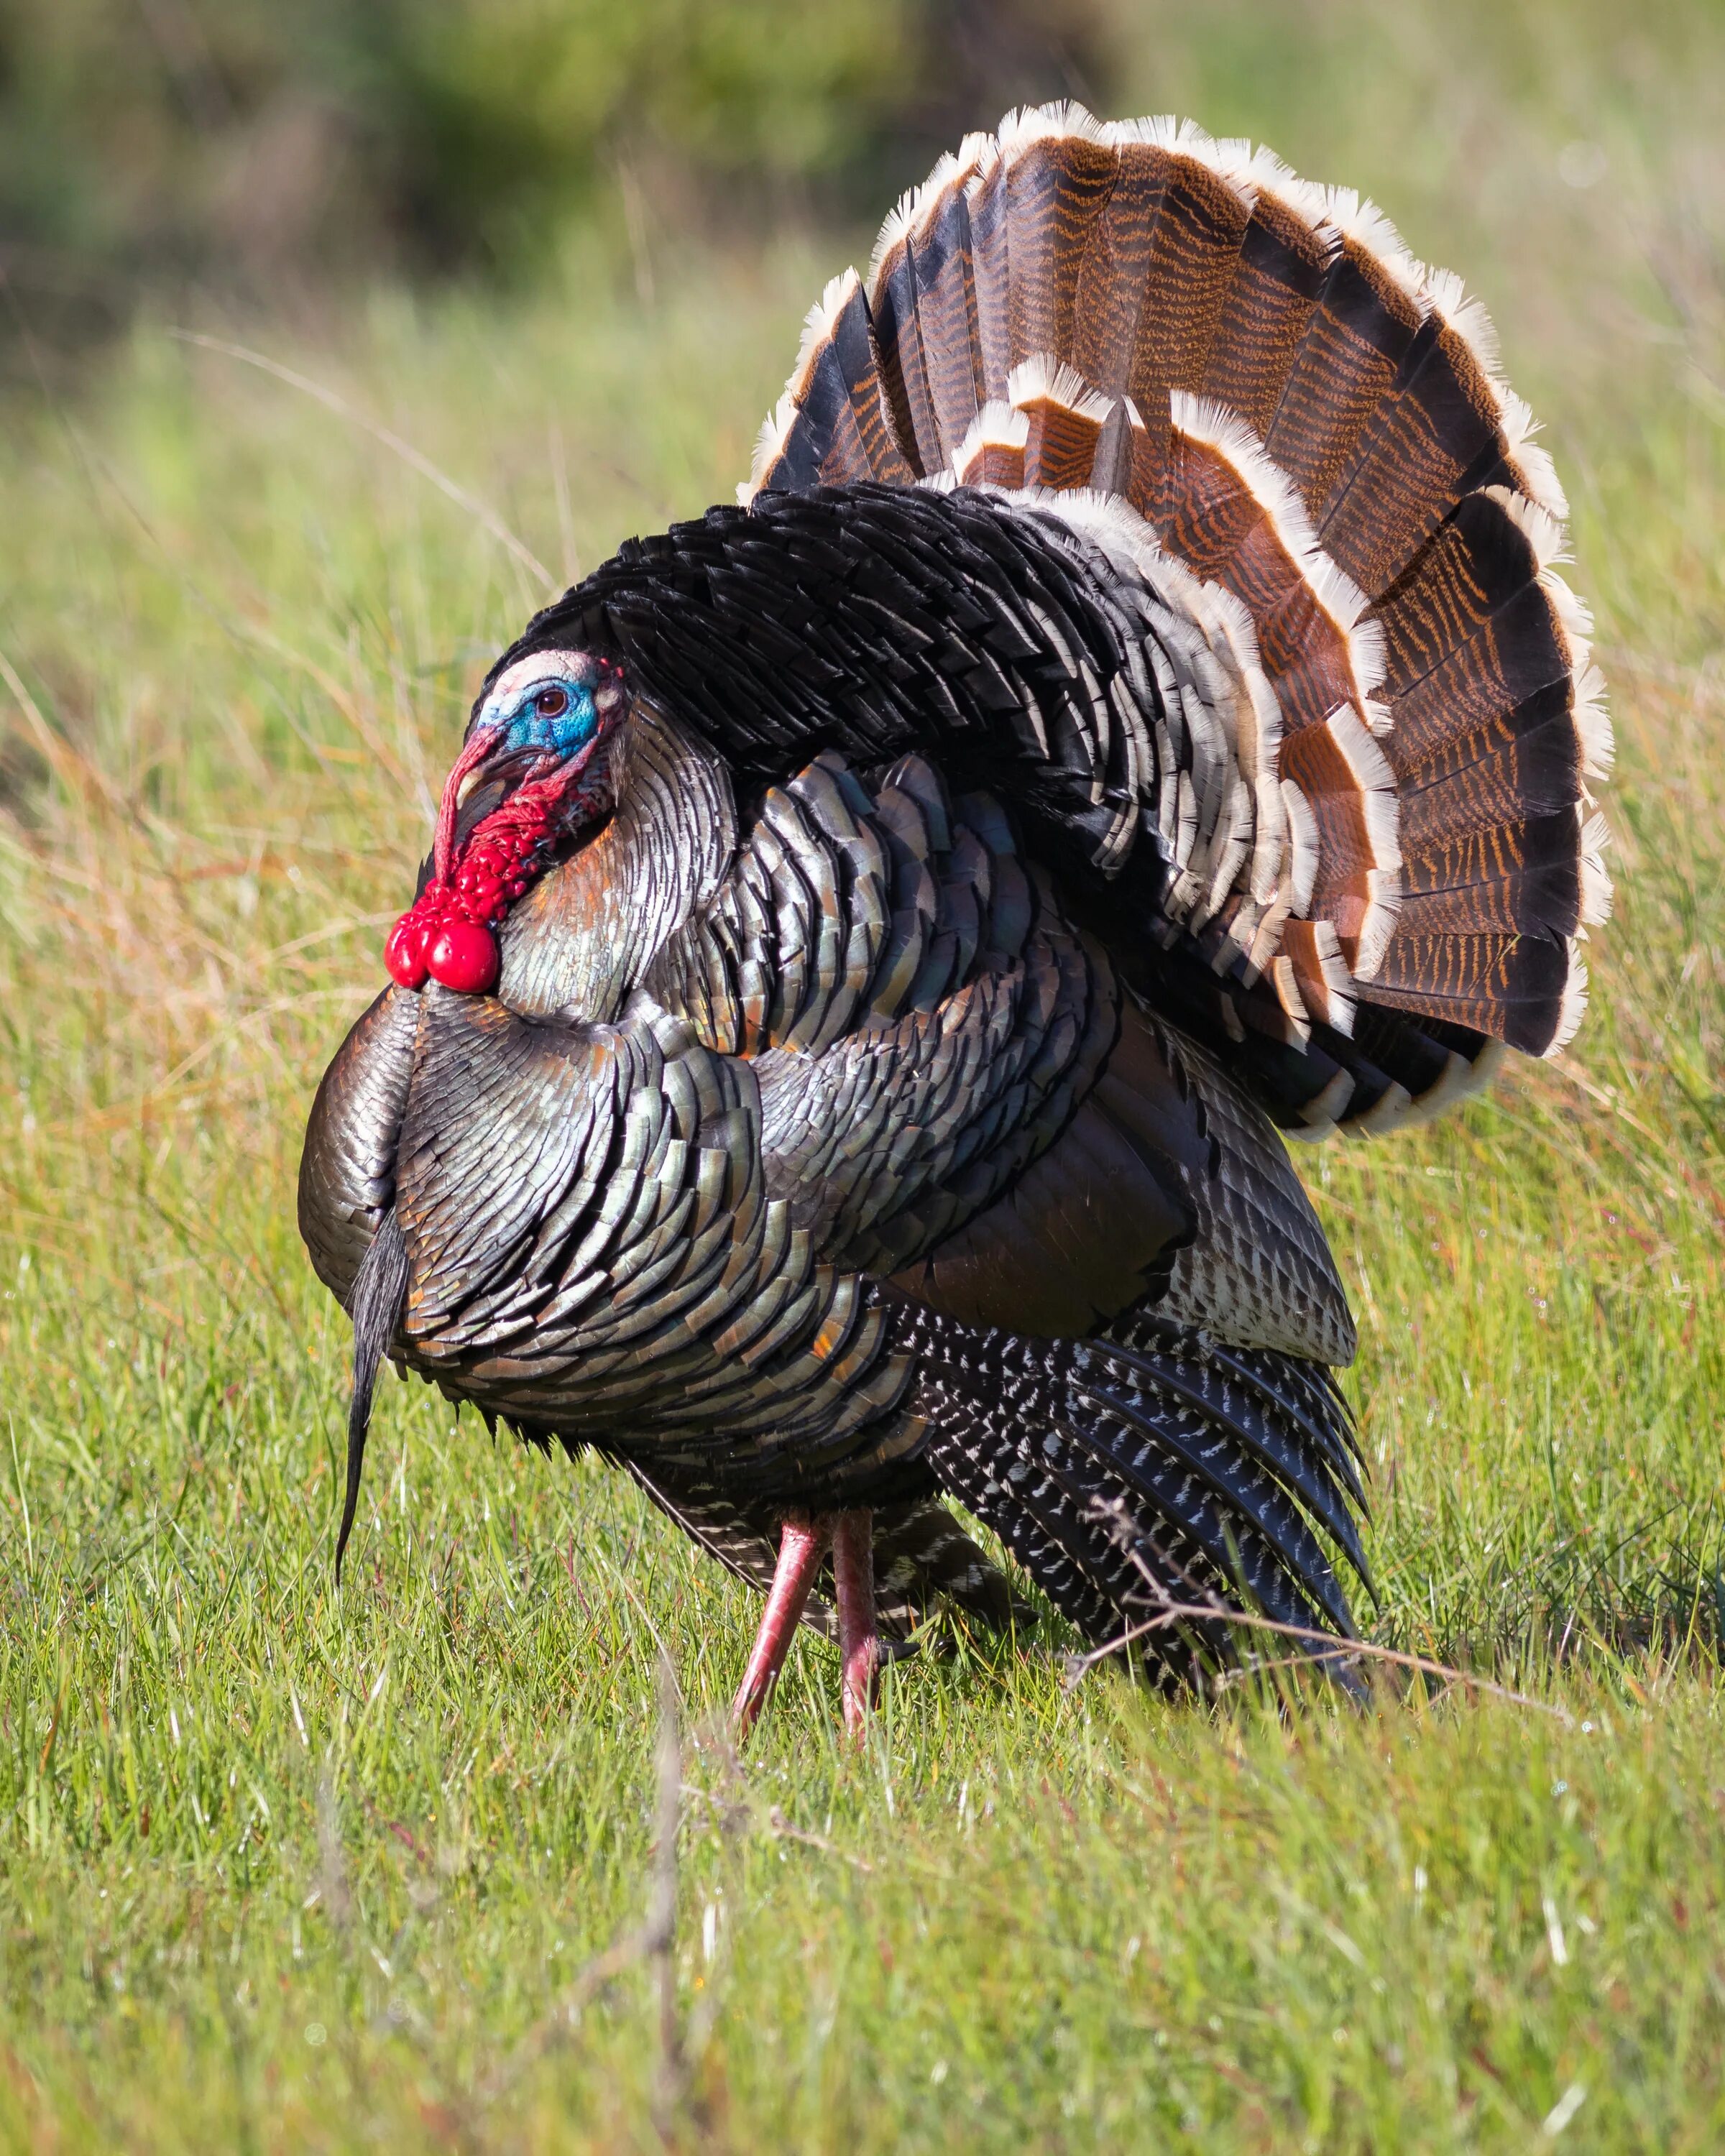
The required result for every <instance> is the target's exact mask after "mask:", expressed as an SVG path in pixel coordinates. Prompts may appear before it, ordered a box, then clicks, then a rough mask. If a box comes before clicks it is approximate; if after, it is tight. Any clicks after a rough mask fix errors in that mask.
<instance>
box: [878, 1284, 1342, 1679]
mask: <svg viewBox="0 0 1725 2156" xmlns="http://www.w3.org/2000/svg"><path fill="white" fill-rule="evenodd" d="M897 1329H898V1332H899V1334H900V1337H901V1338H902V1339H903V1341H904V1342H905V1344H906V1346H908V1347H913V1348H914V1349H915V1351H916V1354H917V1357H918V1369H919V1373H920V1374H919V1378H918V1381H917V1392H916V1407H917V1409H918V1411H919V1412H920V1413H922V1414H926V1415H927V1418H928V1422H929V1428H930V1433H931V1435H930V1451H929V1459H930V1461H931V1464H932V1466H934V1468H935V1471H936V1472H937V1474H938V1475H939V1476H940V1478H941V1480H942V1482H943V1483H944V1484H945V1485H946V1486H947V1487H948V1488H949V1489H950V1490H951V1491H952V1492H953V1494H954V1495H955V1496H957V1497H958V1499H959V1500H960V1501H961V1502H962V1503H963V1504H964V1505H965V1506H966V1507H968V1510H969V1511H971V1512H973V1513H974V1514H975V1515H976V1517H978V1519H980V1520H982V1521H983V1522H984V1523H985V1524H986V1525H988V1526H989V1527H993V1529H994V1530H995V1531H996V1532H998V1533H999V1535H1000V1537H1001V1538H1002V1539H1003V1541H1004V1542H1005V1543H1006V1544H1007V1547H1008V1548H1009V1549H1011V1550H1012V1551H1013V1553H1014V1555H1015V1556H1016V1557H1017V1558H1018V1559H1019V1563H1021V1564H1022V1565H1024V1568H1025V1569H1026V1570H1027V1571H1028V1572H1029V1574H1030V1576H1031V1578H1033V1579H1034V1581H1035V1582H1036V1584H1037V1585H1038V1586H1039V1587H1040V1588H1041V1589H1043V1591H1044V1592H1045V1594H1047V1595H1048V1597H1049V1599H1050V1600H1051V1601H1052V1602H1053V1603H1054V1604H1055V1606H1056V1608H1058V1609H1060V1612H1061V1614H1063V1615H1065V1617H1066V1618H1068V1619H1069V1620H1070V1622H1072V1623H1073V1624H1074V1625H1076V1626H1077V1627H1078V1629H1079V1630H1081V1632H1082V1633H1083V1634H1084V1635H1085V1636H1086V1638H1087V1639H1089V1640H1091V1641H1093V1642H1094V1643H1095V1644H1096V1645H1107V1644H1109V1643H1110V1642H1111V1641H1113V1640H1118V1639H1119V1638H1121V1636H1122V1634H1123V1633H1125V1632H1126V1631H1127V1630H1128V1629H1129V1628H1130V1627H1132V1625H1137V1624H1142V1623H1144V1622H1146V1621H1147V1620H1153V1619H1154V1618H1155V1616H1156V1614H1157V1612H1158V1609H1159V1608H1160V1609H1168V1608H1169V1607H1170V1605H1179V1606H1180V1608H1181V1609H1183V1610H1184V1611H1188V1612H1190V1611H1193V1610H1197V1611H1199V1612H1206V1611H1208V1610H1209V1609H1212V1608H1214V1609H1216V1610H1217V1612H1218V1614H1217V1616H1216V1617H1215V1618H1214V1620H1212V1619H1210V1618H1209V1616H1207V1615H1199V1616H1192V1615H1189V1614H1186V1615H1182V1616H1180V1617H1179V1618H1178V1619H1174V1618H1172V1617H1170V1619H1169V1620H1168V1624H1167V1625H1166V1627H1165V1628H1164V1627H1163V1626H1158V1627H1157V1629H1156V1630H1153V1631H1152V1632H1151V1633H1150V1634H1149V1635H1148V1644H1147V1647H1146V1648H1145V1649H1144V1650H1142V1651H1144V1652H1145V1654H1146V1655H1147V1659H1148V1660H1149V1661H1150V1662H1151V1663H1152V1665H1153V1666H1156V1667H1157V1668H1158V1669H1159V1670H1161V1671H1163V1673H1165V1674H1170V1675H1174V1676H1187V1677H1189V1676H1192V1675H1194V1673H1196V1672H1197V1671H1201V1670H1203V1669H1204V1668H1206V1667H1208V1668H1211V1669H1214V1667H1216V1666H1219V1664H1222V1663H1225V1662H1227V1661H1230V1659H1231V1658H1232V1649H1231V1647H1230V1622H1229V1620H1228V1617H1227V1615H1226V1614H1225V1611H1226V1610H1227V1609H1238V1608H1240V1607H1241V1606H1242V1605H1243V1606H1245V1608H1247V1609H1255V1610H1257V1611H1260V1613H1261V1614H1264V1615H1265V1616H1266V1617H1269V1618H1271V1619H1272V1620H1275V1621H1276V1622H1277V1623H1280V1624H1284V1625H1292V1626H1294V1627H1296V1628H1297V1629H1298V1630H1302V1631H1314V1632H1322V1633H1327V1634H1331V1635H1334V1636H1335V1637H1336V1638H1337V1639H1338V1640H1348V1639H1352V1638H1353V1637H1354V1636H1355V1634H1354V1628H1353V1616H1352V1614H1351V1612H1350V1610H1349V1608H1348V1599H1347V1597H1346V1595H1345V1594H1344V1593H1343V1588H1342V1585H1341V1583H1340V1581H1339V1579H1338V1577H1337V1570H1338V1567H1337V1557H1338V1556H1339V1558H1342V1559H1345V1561H1346V1563H1347V1564H1348V1567H1349V1568H1352V1569H1353V1572H1354V1573H1356V1574H1357V1575H1358V1577H1359V1578H1360V1579H1361V1580H1362V1581H1363V1582H1364V1583H1365V1584H1367V1585H1368V1587H1369V1584H1370V1583H1369V1579H1368V1574H1367V1571H1366V1564H1365V1558H1364V1554H1363V1551H1362V1549H1361V1547H1360V1543H1359V1538H1358V1531H1357V1529H1356V1527H1355V1524H1354V1519H1353V1514H1352V1512H1351V1511H1350V1506H1351V1505H1353V1504H1358V1502H1359V1501H1360V1484H1359V1478H1358V1472H1357V1470H1356V1466H1355V1455H1354V1440H1353V1427H1352V1424H1351V1421H1350V1419H1349V1417H1348V1410H1347V1409H1346V1407H1345V1406H1344V1405H1343V1402H1342V1399H1341V1396H1340V1394H1337V1392H1336V1391H1335V1389H1334V1388H1333V1386H1332V1384H1330V1383H1328V1381H1327V1378H1326V1377H1325V1376H1324V1375H1323V1374H1322V1372H1321V1369H1320V1366H1318V1365H1317V1364H1312V1363H1302V1362H1301V1361H1300V1360H1299V1359H1298V1358H1295V1357H1292V1356H1289V1355H1284V1354H1281V1353H1276V1352H1275V1351H1272V1350H1267V1349H1260V1350H1249V1349H1237V1348H1228V1347H1222V1346H1219V1344H1217V1343H1216V1342H1214V1341H1212V1340H1211V1339H1209V1337H1208V1336H1206V1335H1205V1334H1204V1333H1201V1332H1194V1331H1192V1330H1190V1329H1189V1328H1182V1327H1178V1326H1177V1325H1174V1324H1173V1323H1171V1322H1168V1321H1165V1320H1160V1319H1158V1318H1155V1317H1150V1316H1146V1315H1142V1314H1140V1315H1139V1316H1138V1317H1136V1318H1133V1317H1127V1318H1126V1319H1123V1320H1122V1321H1120V1322H1118V1323H1117V1325H1116V1326H1115V1327H1112V1328H1111V1331H1110V1332H1109V1333H1108V1334H1107V1335H1106V1336H1105V1337H1101V1338H1100V1339H1096V1340H1090V1341H1083V1342H1057V1341H1050V1340H1025V1339H1020V1338H1018V1337H1014V1336H1012V1335H1009V1334H1006V1333H1003V1332H978V1331H976V1330H974V1329H973V1328H969V1327H963V1326H961V1325H958V1324H956V1323H955V1322H952V1320H950V1319H947V1318H945V1317H941V1316H939V1315H937V1313H935V1312H932V1311H929V1310H927V1309H925V1308H922V1307H921V1306H913V1305H911V1304H909V1303H906V1304H905V1305H904V1306H902V1307H901V1309H900V1310H899V1312H898V1313H897Z"/></svg>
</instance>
